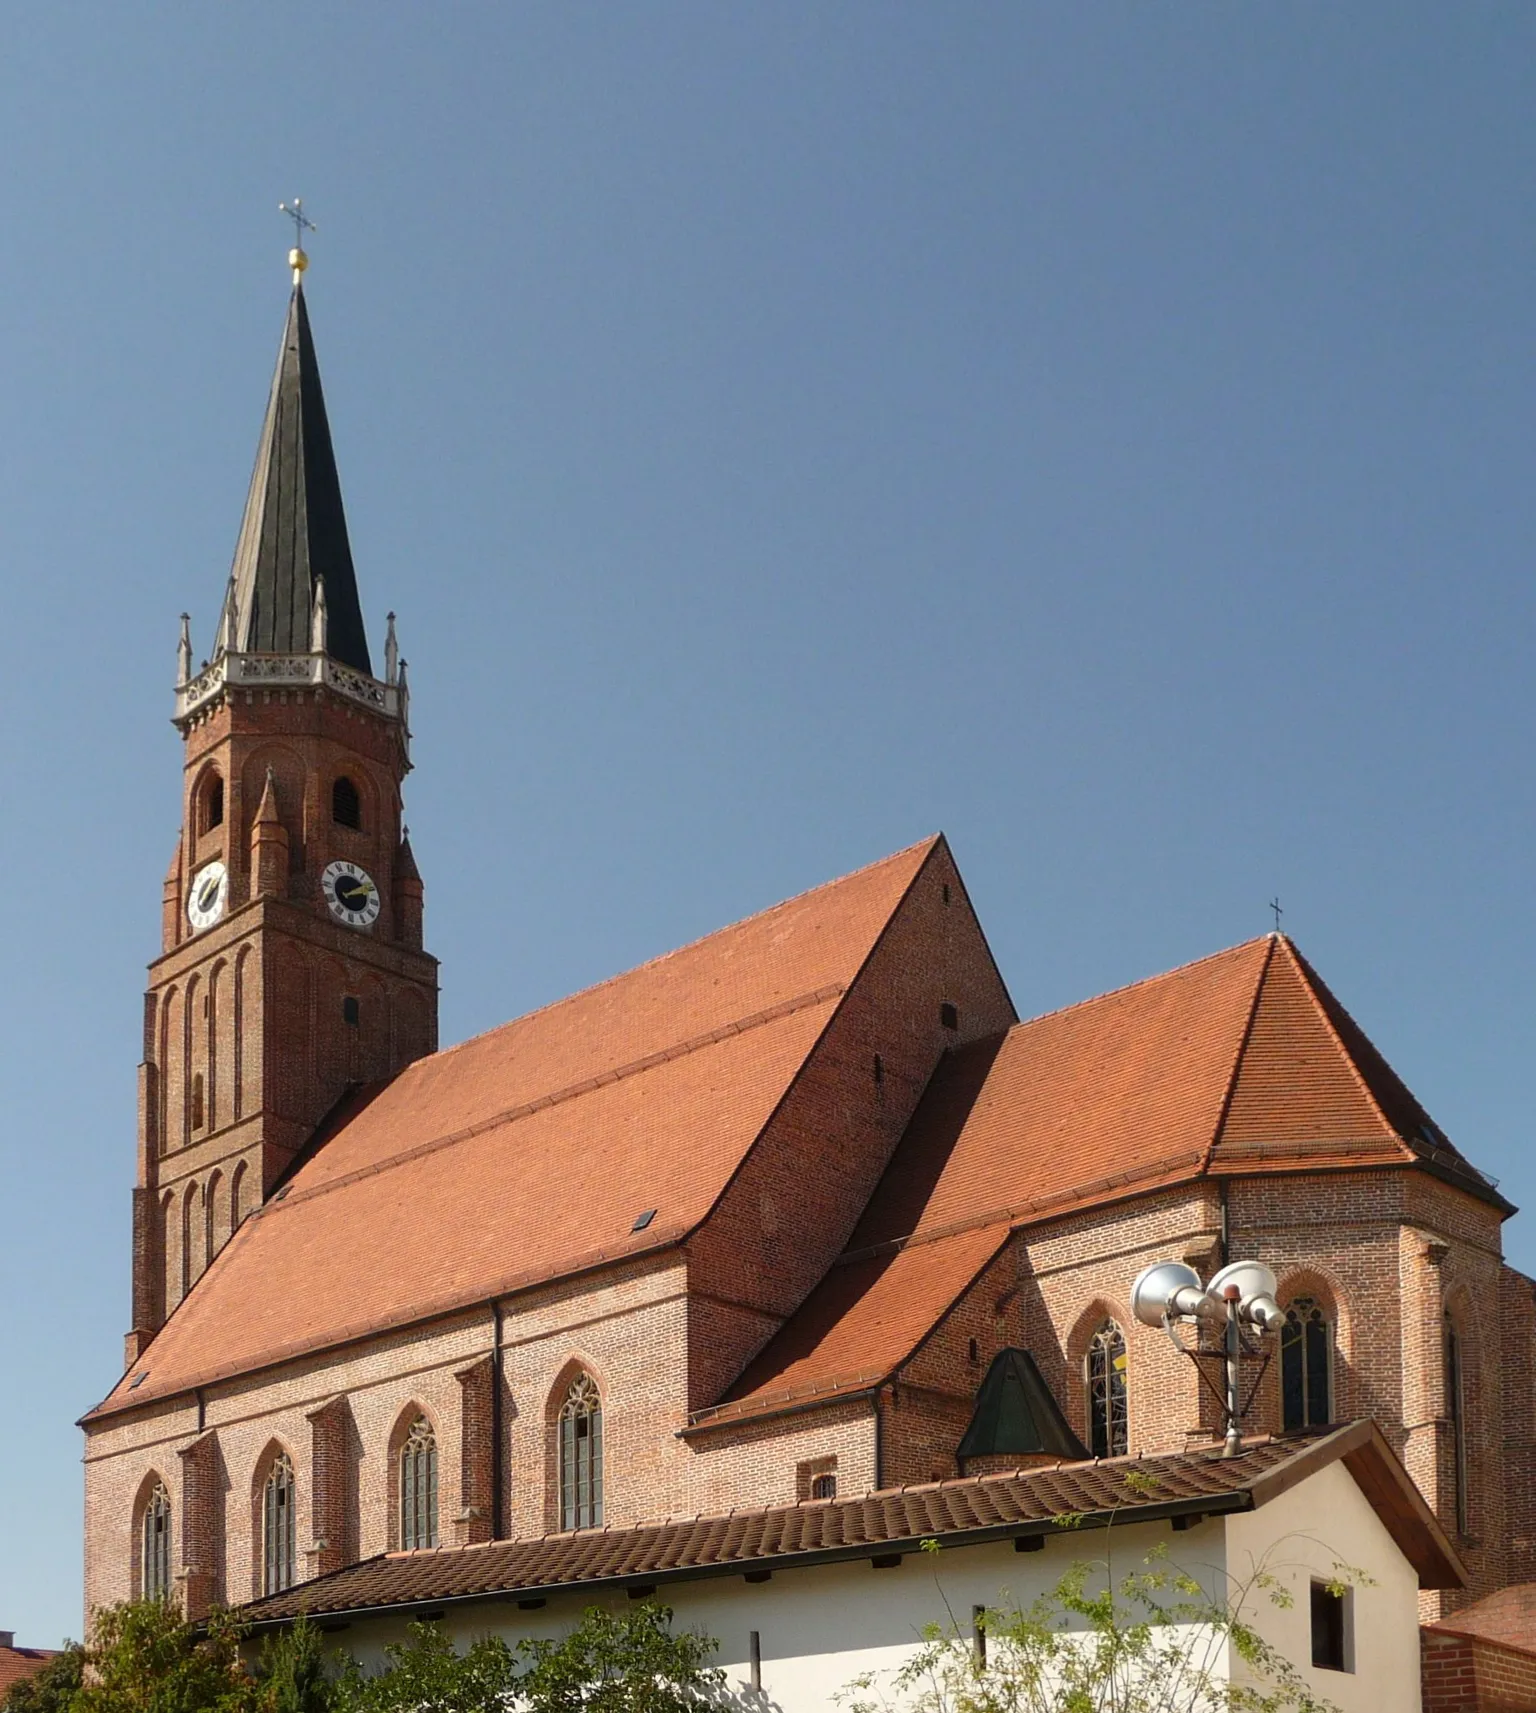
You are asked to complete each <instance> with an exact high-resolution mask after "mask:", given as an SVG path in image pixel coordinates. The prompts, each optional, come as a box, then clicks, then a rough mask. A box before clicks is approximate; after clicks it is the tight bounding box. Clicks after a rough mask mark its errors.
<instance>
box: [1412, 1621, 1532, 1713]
mask: <svg viewBox="0 0 1536 1713" xmlns="http://www.w3.org/2000/svg"><path fill="white" fill-rule="evenodd" d="M1419 1639H1420V1643H1421V1658H1422V1663H1423V1686H1424V1704H1423V1713H1532V1710H1533V1709H1536V1655H1532V1654H1529V1653H1525V1652H1523V1651H1522V1650H1520V1649H1518V1648H1509V1647H1501V1646H1500V1645H1499V1643H1497V1642H1490V1641H1484V1640H1482V1639H1480V1638H1473V1637H1471V1636H1456V1635H1445V1634H1436V1633H1435V1631H1433V1630H1431V1629H1424V1630H1421V1631H1420V1632H1419Z"/></svg>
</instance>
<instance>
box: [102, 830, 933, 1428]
mask: <svg viewBox="0 0 1536 1713" xmlns="http://www.w3.org/2000/svg"><path fill="white" fill-rule="evenodd" d="M937 845H938V840H937V839H929V840H925V841H924V842H923V843H921V844H919V845H914V846H912V847H911V848H910V849H908V850H905V851H900V852H898V853H897V854H896V855H895V856H892V857H888V858H886V859H885V860H884V861H883V862H879V863H876V864H874V865H873V866H872V867H869V868H866V869H862V870H860V871H859V872H858V873H856V874H853V875H849V876H848V877H846V878H845V879H843V880H840V881H835V882H833V883H831V884H830V885H827V886H823V887H819V888H817V889H816V890H815V891H813V892H808V893H805V894H803V895H802V896H800V897H798V898H794V899H791V900H790V901H789V902H788V903H785V904H780V905H778V906H777V907H775V908H774V909H772V910H768V911H765V912H763V913H762V914H761V915H758V916H754V917H750V918H749V919H748V920H746V921H744V922H739V923H737V924H736V925H735V926H733V927H730V928H725V929H722V930H721V931H720V932H719V933H716V934H712V935H710V936H709V937H708V938H707V939H703V940H699V941H696V942H695V943H694V944H692V945H690V946H685V947H684V948H682V949H681V950H680V951H675V952H672V953H669V954H668V955H667V956H666V957H662V958H658V959H656V960H655V961H654V962H652V963H649V964H644V965H642V966H641V967H640V968H638V969H635V970H631V971H630V972H629V973H628V974H626V975H622V976H618V977H615V978H614V979H613V980H611V981H608V982H604V983H602V984H601V985H599V986H597V987H593V988H589V989H587V990H586V991H585V992H583V993H579V994H576V995H575V996H573V997H572V998H569V999H565V1000H562V1001H560V1002H559V1003H558V1004H555V1005H551V1006H548V1007H546V1008H545V1009H544V1010H542V1011H536V1012H533V1013H531V1014H530V1015H529V1016H526V1017H523V1018H520V1019H518V1020H517V1021H516V1022H513V1023H509V1024H506V1025H505V1026H504V1027H502V1028H500V1029H496V1030H493V1031H492V1032H491V1033H489V1034H487V1035H481V1036H479V1037H477V1038H476V1039H474V1040H471V1041H467V1042H465V1043H464V1044H463V1045H462V1046H459V1047H453V1048H450V1049H448V1050H447V1051H445V1052H441V1053H437V1054H435V1055H434V1056H433V1057H431V1058H428V1059H423V1060H421V1061H420V1062H418V1063H417V1064H415V1065H412V1066H410V1067H409V1068H408V1069H407V1070H405V1071H404V1072H402V1073H401V1075H400V1076H399V1077H397V1078H396V1079H395V1080H394V1081H393V1082H392V1083H390V1084H389V1085H388V1086H387V1087H386V1088H384V1089H383V1090H382V1091H381V1092H379V1093H378V1094H377V1095H376V1096H375V1097H374V1098H373V1099H371V1100H369V1101H367V1102H365V1103H362V1104H361V1105H360V1109H358V1110H355V1111H354V1112H353V1113H352V1114H351V1115H350V1116H349V1117H347V1118H345V1119H343V1121H342V1122H341V1124H340V1125H339V1127H338V1128H337V1129H336V1131H335V1133H334V1134H332V1135H331V1136H330V1137H329V1138H328V1139H327V1140H326V1141H325V1142H324V1145H323V1146H322V1147H320V1148H319V1149H318V1151H316V1152H315V1153H314V1154H313V1156H312V1157H311V1158H309V1159H308V1160H307V1161H304V1162H303V1163H302V1164H301V1165H300V1166H299V1167H298V1169H297V1170H296V1171H295V1173H294V1176H293V1178H292V1180H291V1181H290V1183H289V1185H288V1186H287V1188H286V1189H285V1190H283V1191H280V1192H279V1194H278V1196H277V1197H275V1198H273V1199H272V1200H269V1201H268V1202H267V1203H266V1205H265V1206H264V1207H263V1208H261V1209H260V1211H259V1212H258V1213H257V1214H255V1215H253V1216H252V1217H251V1218H250V1219H248V1220H247V1221H246V1222H245V1224H244V1225H242V1226H241V1228H240V1230H239V1231H238V1232H237V1233H236V1234H235V1235H234V1237H233V1238H232V1239H231V1240H230V1241H229V1243H228V1244H226V1246H225V1248H224V1250H223V1251H222V1252H221V1254H220V1255H219V1256H218V1258H217V1259H216V1260H215V1261H214V1263H213V1264H212V1266H211V1267H210V1268H209V1269H208V1271H207V1272H206V1273H205V1274H204V1276H203V1278H202V1279H201V1280H199V1282H198V1284H197V1285H196V1287H195V1288H194V1289H193V1290H192V1292H191V1293H190V1294H189V1296H188V1297H187V1298H186V1299H185V1301H183V1303H182V1304H181V1305H180V1306H179V1307H178V1308H177V1310H176V1312H175V1313H174V1314H173V1315H172V1316H171V1318H170V1319H169V1320H168V1321H167V1323H166V1325H165V1327H164V1328H163V1329H162V1330H161V1332H160V1333H159V1335H158V1336H157V1337H156V1339H155V1341H154V1343H153V1344H152V1345H151V1346H150V1348H149V1351H148V1352H147V1353H146V1355H145V1357H144V1359H143V1361H142V1363H141V1364H140V1365H139V1366H138V1367H137V1368H136V1369H135V1370H134V1372H133V1374H130V1375H125V1376H124V1379H123V1381H122V1382H121V1383H120V1384H119V1385H118V1387H117V1388H116V1389H115V1390H114V1391H113V1393H112V1394H111V1395H110V1397H109V1398H108V1399H107V1400H106V1402H105V1403H104V1404H102V1405H100V1406H98V1409H97V1410H96V1411H93V1412H92V1414H93V1415H96V1414H100V1413H104V1412H108V1411H113V1410H117V1409H121V1408H126V1407H130V1406H133V1405H137V1404H141V1403H144V1402H147V1401H148V1400H149V1399H151V1398H155V1397H161V1396H166V1395H168V1394H171V1393H175V1392H183V1391H186V1390H188V1389H190V1388H191V1387H193V1386H196V1385H200V1384H204V1383H206V1382H208V1381H210V1380H213V1379H216V1378H219V1377H222V1376H225V1375H231V1374H236V1373H245V1372H249V1371H250V1370H252V1369H254V1368H257V1367H260V1366H262V1365H263V1364H266V1363H270V1362H273V1361H276V1360H280V1359H282V1358H284V1357H286V1356H291V1355H296V1354H298V1353H300V1352H304V1351H310V1350H317V1349H322V1348H325V1347H328V1346H332V1345H336V1344H339V1343H343V1342H345V1341H347V1340H348V1339H351V1338H355V1337H360V1336H364V1335H366V1334H367V1333H370V1332H373V1331H376V1330H378V1329H381V1328H384V1327H390V1326H398V1325H401V1324H404V1323H406V1322H409V1321H414V1320H421V1319H424V1318H426V1317H428V1316H430V1315H432V1314H437V1313H443V1312H446V1311H448V1310H451V1309H453V1308H457V1307H462V1306H466V1305H469V1304H473V1303H475V1302H480V1301H485V1300H488V1299H489V1298H491V1297H493V1296H495V1295H497V1294H499V1293H501V1292H503V1291H506V1290H508V1289H511V1288H513V1287H515V1286H517V1285H520V1284H524V1283H531V1282H533V1281H535V1280H538V1279H543V1278H551V1277H558V1276H561V1275H563V1274H568V1273H571V1272H574V1271H577V1270H579V1269H580V1268H582V1267H584V1266H587V1265H591V1264H595V1263H599V1262H603V1261H610V1260H613V1259H615V1258H618V1257H622V1256H625V1255H628V1254H634V1253H639V1252H642V1251H649V1250H654V1249H657V1248H660V1247H665V1246H666V1245H668V1244H671V1243H675V1242H676V1241H678V1240H679V1239H680V1238H682V1237H683V1236H684V1235H686V1234H687V1232H688V1231H689V1230H691V1229H692V1228H693V1227H694V1226H696V1225H697V1224H698V1222H699V1221H700V1220H701V1219H703V1218H704V1216H705V1215H706V1214H707V1213H708V1212H709V1210H710V1208H711V1206H712V1205H713V1203H714V1200H715V1198H716V1197H717V1196H718V1195H719V1194H720V1192H721V1190H722V1189H723V1188H724V1186H725V1184H726V1183H727V1181H728V1180H729V1178H730V1175H731V1173H732V1172H733V1171H734V1170H735V1168H736V1167H737V1166H738V1165H739V1163H740V1161H741V1159H742V1157H743V1156H744V1155H745V1153H746V1151H747V1150H748V1149H749V1148H750V1147H751V1145H752V1143H753V1141H754V1140H755V1139H756V1137H757V1135H758V1133H759V1132H760V1131H761V1130H762V1128H763V1126H764V1125H765V1123H766V1122H767V1120H768V1118H769V1117H770V1115H771V1114H772V1112H773V1110H774V1108H775V1106H776V1105H777V1103H778V1102H779V1100H780V1099H781V1098H782V1096H783V1094H784V1092H785V1090H786V1089H787V1088H788V1086H789V1084H790V1082H791V1080H792V1079H793V1077H794V1075H795V1073H796V1071H797V1070H798V1069H799V1067H800V1066H801V1064H802V1063H803V1062H804V1060H805V1057H806V1055H807V1054H808V1053H809V1051H810V1050H811V1048H812V1046H813V1045H814V1044H815V1042H816V1040H817V1038H818V1037H819V1035H820V1034H821V1031H822V1030H823V1028H824V1027H825V1026H826V1024H827V1022H828V1020H829V1019H830V1017H831V1016H832V1014H833V1012H834V1011H835V1010H836V1008H837V1005H838V1003H839V1000H840V999H841V996H842V994H843V993H844V991H845V990H846V988H847V986H848V984H849V983H850V982H851V981H852V980H853V978H854V976H855V975H856V974H857V973H858V971H859V968H860V967H861V965H862V964H863V962H864V960H865V958H866V957H867V956H868V955H869V952H870V950H871V948H872V947H873V946H874V944H875V941H876V940H877V939H878V937H879V935H880V932H881V930H882V929H883V928H884V926H885V925H886V923H887V922H888V921H889V920H890V918H891V916H892V914H893V913H894V911H895V910H896V908H897V906H898V905H899V904H900V902H901V900H902V898H903V897H904V896H905V894H906V892H907V890H908V888H909V887H910V886H911V884H912V882H913V880H914V879H915V878H916V876H917V874H918V872H919V870H920V869H921V868H922V866H923V864H924V863H925V862H926V860H927V859H928V857H929V855H930V854H931V853H932V852H933V851H934V849H935V848H936V847H937ZM650 1209H655V1210H656V1217H655V1221H654V1223H653V1224H652V1225H650V1226H649V1228H648V1229H646V1230H645V1231H643V1232H641V1233H634V1232H633V1231H632V1230H631V1227H632V1226H633V1223H634V1220H635V1217H636V1216H637V1215H638V1214H640V1213H643V1212H646V1211H648V1210H650ZM138 1373H143V1374H144V1375H145V1376H146V1378H145V1379H144V1380H142V1381H141V1382H140V1383H139V1385H138V1386H137V1387H134V1386H133V1385H132V1381H133V1378H134V1377H135V1375H137V1374H138Z"/></svg>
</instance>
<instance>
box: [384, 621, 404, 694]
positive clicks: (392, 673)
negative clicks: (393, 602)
mask: <svg viewBox="0 0 1536 1713" xmlns="http://www.w3.org/2000/svg"><path fill="white" fill-rule="evenodd" d="M384 618H385V623H386V624H387V625H388V626H389V628H388V629H387V630H386V631H385V633H384V682H385V683H386V684H393V683H394V682H395V681H396V680H397V679H398V678H399V676H400V644H399V643H398V642H396V640H395V615H394V614H393V613H386V614H385V615H384Z"/></svg>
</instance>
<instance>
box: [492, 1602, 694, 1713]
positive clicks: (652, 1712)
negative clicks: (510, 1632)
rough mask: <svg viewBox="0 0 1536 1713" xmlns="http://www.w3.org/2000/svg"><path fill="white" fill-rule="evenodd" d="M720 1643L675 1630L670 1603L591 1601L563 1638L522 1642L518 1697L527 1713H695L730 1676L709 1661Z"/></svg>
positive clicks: (692, 1633) (688, 1632)
mask: <svg viewBox="0 0 1536 1713" xmlns="http://www.w3.org/2000/svg"><path fill="white" fill-rule="evenodd" d="M717 1645H718V1644H717V1643H716V1642H715V1641H714V1639H713V1638H712V1637H710V1636H702V1635H698V1634H696V1633H694V1632H693V1631H686V1630H685V1631H683V1632H682V1633H681V1634H674V1633H673V1630H672V1610H671V1608H670V1607H668V1606H662V1605H658V1604H656V1603H655V1602H653V1601H650V1600H647V1601H645V1602H644V1603H643V1604H641V1605H638V1606H631V1607H629V1608H628V1609H627V1610H625V1611H622V1612H608V1611H605V1610H604V1609H603V1608H602V1607H601V1606H589V1607H588V1608H587V1610H586V1612H585V1613H584V1614H583V1615H582V1620H581V1623H580V1624H579V1625H578V1626H577V1627H576V1629H574V1630H573V1631H572V1632H571V1633H570V1635H568V1636H566V1637H565V1638H564V1639H563V1640H561V1641H532V1642H523V1643H520V1644H519V1647H518V1653H519V1656H520V1658H521V1660H522V1661H523V1663H524V1666H525V1670H524V1673H523V1675H522V1677H521V1678H520V1679H519V1681H518V1685H517V1694H518V1699H519V1701H520V1702H521V1703H522V1704H523V1705H524V1706H525V1707H527V1708H528V1710H529V1713H692V1710H693V1709H696V1708H697V1707H698V1706H699V1705H700V1704H701V1703H703V1702H705V1701H707V1700H709V1699H710V1698H711V1696H712V1695H713V1693H714V1692H715V1691H717V1690H718V1689H719V1688H720V1687H721V1685H722V1684H723V1683H724V1681H725V1674H724V1673H723V1672H722V1671H720V1670H719V1669H718V1668H717V1667H714V1666H711V1665H710V1664H709V1663H708V1661H709V1659H710V1656H711V1655H712V1654H713V1653H714V1651H715V1648H716V1646H717Z"/></svg>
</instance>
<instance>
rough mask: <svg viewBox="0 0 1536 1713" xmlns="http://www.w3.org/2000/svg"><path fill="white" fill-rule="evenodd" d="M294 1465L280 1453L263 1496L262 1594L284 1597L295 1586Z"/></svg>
mask: <svg viewBox="0 0 1536 1713" xmlns="http://www.w3.org/2000/svg"><path fill="white" fill-rule="evenodd" d="M294 1498H295V1489H294V1480H293V1464H292V1463H291V1462H290V1461H289V1459H288V1454H287V1452H285V1451H283V1452H279V1453H278V1454H277V1456H276V1457H275V1458H273V1460H272V1469H271V1472H270V1473H269V1474H268V1476H267V1481H266V1485H265V1486H264V1487H263V1488H262V1493H261V1546H262V1557H261V1563H262V1573H261V1591H262V1593H263V1594H281V1593H282V1591H283V1590H284V1589H285V1588H292V1586H293V1583H294V1561H295V1558H296V1552H295V1546H296V1543H297V1535H298V1531H297V1529H296V1527H295V1517H294V1510H295V1505H294Z"/></svg>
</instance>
